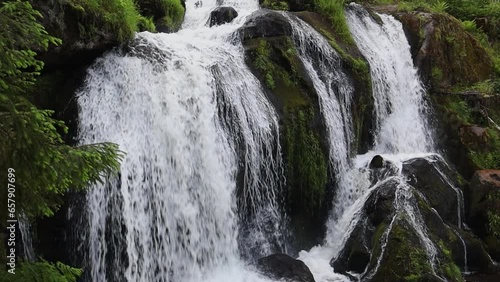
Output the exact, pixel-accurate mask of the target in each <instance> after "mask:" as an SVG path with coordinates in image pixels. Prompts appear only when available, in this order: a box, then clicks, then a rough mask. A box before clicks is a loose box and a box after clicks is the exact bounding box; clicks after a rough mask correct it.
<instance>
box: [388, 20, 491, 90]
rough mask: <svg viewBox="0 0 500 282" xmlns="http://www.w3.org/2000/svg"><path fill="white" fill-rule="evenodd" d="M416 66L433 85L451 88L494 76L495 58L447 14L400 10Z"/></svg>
mask: <svg viewBox="0 0 500 282" xmlns="http://www.w3.org/2000/svg"><path fill="white" fill-rule="evenodd" d="M395 16H396V17H397V18H398V19H399V20H400V21H401V22H402V23H403V28H404V30H405V33H406V35H407V38H408V41H409V43H410V46H411V52H412V56H413V60H414V63H415V66H416V67H417V68H418V69H419V70H420V75H421V77H422V79H423V81H424V82H425V83H426V84H428V85H430V86H432V87H433V88H436V89H439V88H449V87H451V86H454V85H457V84H471V83H475V82H479V81H483V80H485V79H488V78H490V76H491V75H492V73H493V67H492V62H491V59H490V57H489V56H488V54H487V53H486V51H485V50H484V49H483V48H482V47H481V46H480V44H479V42H478V41H477V40H476V39H475V38H474V37H473V36H472V35H471V34H469V33H468V32H466V31H465V30H464V28H463V27H462V25H461V23H460V22H459V21H458V20H457V19H455V18H453V17H452V16H449V15H447V14H430V13H425V12H409V13H397V14H396V15H395Z"/></svg>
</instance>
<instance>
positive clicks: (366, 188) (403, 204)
mask: <svg viewBox="0 0 500 282" xmlns="http://www.w3.org/2000/svg"><path fill="white" fill-rule="evenodd" d="M378 16H380V19H381V20H382V24H379V23H377V22H376V21H375V20H374V19H373V18H372V17H371V16H370V14H369V13H368V12H367V11H366V10H364V9H363V8H362V7H361V6H359V5H357V4H351V5H350V6H349V7H348V9H347V11H346V17H347V21H348V24H349V29H350V31H351V33H352V35H353V38H354V40H355V42H356V43H357V46H358V47H359V49H360V51H361V52H362V54H363V55H364V56H365V58H366V59H367V61H368V62H369V64H370V70H371V76H372V81H373V97H374V101H375V115H376V123H375V124H376V128H375V144H374V146H373V149H372V150H371V151H370V152H368V153H367V154H365V155H361V156H357V157H356V158H354V160H353V161H352V163H353V165H352V169H350V170H346V171H345V173H344V174H343V175H342V176H340V180H341V181H340V182H339V184H338V188H337V191H336V196H335V197H336V199H335V205H336V207H335V208H334V210H333V213H332V216H331V218H330V220H329V222H328V224H327V227H328V230H327V235H326V238H325V243H324V245H323V246H318V247H315V248H313V249H312V250H310V251H309V252H305V251H302V252H301V253H300V257H299V258H300V259H302V260H303V261H304V262H305V263H306V264H307V265H308V266H309V267H310V268H311V271H312V272H313V273H314V275H315V278H316V280H317V281H337V280H346V281H349V279H347V278H346V277H342V276H339V275H338V274H335V273H332V269H331V266H330V264H329V262H330V259H331V258H332V256H333V258H334V259H335V258H336V257H337V256H338V255H339V252H340V251H341V250H342V248H343V247H344V246H345V243H346V240H347V239H348V238H349V236H350V234H351V232H352V231H353V228H354V227H355V226H356V225H357V223H358V222H359V220H361V217H362V215H363V212H362V208H363V207H364V205H365V203H366V201H367V199H368V198H369V197H370V195H371V194H372V193H373V192H374V191H376V190H377V189H378V188H379V187H380V186H381V185H382V184H383V183H385V182H386V181H395V182H394V183H396V184H397V185H396V187H397V189H396V192H395V193H396V197H395V200H394V201H395V202H394V208H395V214H394V216H393V219H392V222H391V224H390V225H389V227H388V228H387V229H386V232H385V234H384V235H383V236H382V241H384V240H385V243H384V242H382V250H381V253H382V254H381V255H380V256H379V258H378V264H377V265H376V266H375V269H372V271H371V272H370V273H366V272H365V273H363V274H360V275H359V276H358V278H360V279H369V278H370V277H371V276H373V274H374V272H376V270H377V268H378V265H379V264H380V260H381V258H382V256H383V252H384V248H385V244H386V243H387V240H388V234H389V233H390V232H391V229H392V225H393V224H394V222H395V221H397V220H401V219H399V218H400V217H401V216H400V215H402V214H404V215H405V216H403V217H402V218H404V220H405V221H406V223H407V225H408V226H410V228H411V229H413V232H414V233H415V235H416V236H417V237H418V239H419V241H420V244H421V245H422V247H423V249H424V250H425V252H426V254H427V257H428V262H429V265H430V266H431V268H432V272H433V273H434V274H435V275H437V274H436V270H435V266H436V256H437V247H436V246H435V245H434V243H433V242H432V241H431V240H430V238H429V236H428V235H427V230H426V227H425V224H424V222H423V219H422V215H420V212H419V210H418V208H417V206H416V200H415V197H414V196H413V193H412V192H411V191H412V187H410V186H408V185H407V184H406V179H405V177H404V176H403V175H402V174H401V170H402V164H403V162H404V161H406V160H409V159H411V158H415V157H423V158H427V157H429V156H430V155H432V152H433V151H434V145H433V142H432V130H431V129H430V127H429V125H428V121H427V114H428V110H427V107H426V101H425V99H424V93H425V91H424V88H423V86H422V84H421V82H420V80H419V78H418V75H417V70H416V69H415V68H414V66H413V61H412V57H411V54H410V46H409V44H408V42H407V39H406V37H405V35H404V32H403V28H402V25H401V23H399V22H398V21H396V20H395V19H394V18H393V17H392V16H388V15H378ZM375 155H381V156H382V157H383V158H384V159H386V160H389V161H390V162H392V163H393V164H394V165H395V168H396V169H397V171H396V173H395V175H390V176H389V178H382V179H379V181H378V182H377V183H375V184H374V185H373V184H372V183H371V182H370V170H369V169H368V163H369V162H370V160H371V159H372V158H373V157H374V156H375ZM442 176H443V175H442ZM443 177H444V176H443ZM445 180H446V179H445ZM456 191H457V198H458V201H459V202H460V201H462V197H461V192H460V190H459V189H456ZM346 199H347V200H346ZM459 207H461V205H460V204H459ZM460 214H461V210H460V208H459V210H458V217H459V218H460ZM459 221H460V219H459ZM459 224H460V223H459ZM384 238H385V239H384Z"/></svg>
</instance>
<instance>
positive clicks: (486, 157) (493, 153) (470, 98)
mask: <svg viewBox="0 0 500 282" xmlns="http://www.w3.org/2000/svg"><path fill="white" fill-rule="evenodd" d="M432 101H433V106H434V112H435V121H436V126H435V128H436V129H437V130H436V136H437V138H436V141H437V145H438V146H439V148H444V152H445V154H446V156H447V158H448V159H449V160H450V161H451V162H452V163H453V164H454V165H455V166H456V167H457V169H458V171H459V172H460V174H462V175H463V176H464V177H465V179H467V180H469V179H471V177H472V175H473V173H474V172H475V171H476V170H481V169H498V168H500V131H498V129H497V128H496V127H495V125H494V124H492V123H491V120H493V121H495V122H496V121H498V120H499V118H500V117H499V116H498V115H497V112H498V111H500V98H499V97H498V96H493V95H483V94H481V93H478V92H457V93H455V92H447V93H434V95H433V97H432Z"/></svg>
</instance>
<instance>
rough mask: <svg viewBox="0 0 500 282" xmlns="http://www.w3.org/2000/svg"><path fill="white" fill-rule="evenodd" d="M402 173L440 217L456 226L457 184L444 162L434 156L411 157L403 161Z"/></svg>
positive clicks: (457, 216)
mask: <svg viewBox="0 0 500 282" xmlns="http://www.w3.org/2000/svg"><path fill="white" fill-rule="evenodd" d="M402 173H403V174H404V175H406V176H407V177H408V184H410V185H411V186H413V187H415V188H416V189H417V190H418V191H420V192H421V193H423V194H424V195H425V197H426V199H427V200H428V201H429V204H430V206H431V207H432V208H434V209H436V211H437V212H438V213H439V215H440V216H441V218H442V219H443V220H444V221H446V222H448V223H451V224H453V225H455V226H458V224H459V223H458V220H459V215H458V209H459V208H458V198H457V197H459V196H458V195H457V190H455V188H456V189H459V188H458V184H457V183H453V182H452V179H456V177H457V176H455V175H453V172H452V171H450V170H449V169H448V168H447V166H446V164H444V163H443V162H442V160H440V159H439V158H437V157H435V156H431V157H427V158H416V159H411V160H408V161H406V162H404V163H403V170H402Z"/></svg>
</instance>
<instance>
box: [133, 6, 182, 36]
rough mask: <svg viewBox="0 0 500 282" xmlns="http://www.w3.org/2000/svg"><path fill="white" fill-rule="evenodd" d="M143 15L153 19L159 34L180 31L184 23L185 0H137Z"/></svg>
mask: <svg viewBox="0 0 500 282" xmlns="http://www.w3.org/2000/svg"><path fill="white" fill-rule="evenodd" d="M136 3H137V6H138V8H139V11H140V13H141V15H143V16H144V17H147V18H151V19H152V20H153V22H154V24H155V26H156V30H157V31H159V32H167V33H169V32H175V31H178V30H179V28H180V27H181V25H182V22H183V21H184V14H185V12H186V5H185V2H184V1H183V0H137V1H136Z"/></svg>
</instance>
